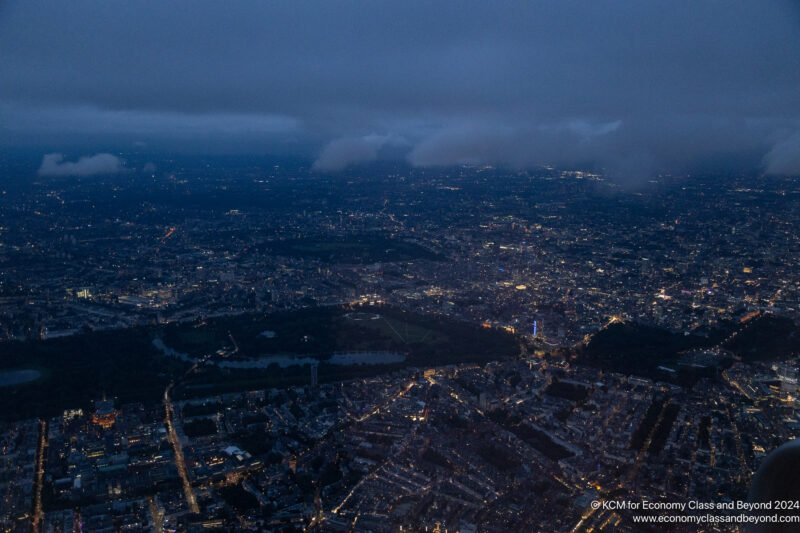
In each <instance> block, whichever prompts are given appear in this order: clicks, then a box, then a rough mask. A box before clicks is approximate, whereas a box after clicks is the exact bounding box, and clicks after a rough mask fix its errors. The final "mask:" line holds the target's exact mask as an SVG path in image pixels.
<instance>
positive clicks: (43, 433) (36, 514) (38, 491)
mask: <svg viewBox="0 0 800 533" xmlns="http://www.w3.org/2000/svg"><path fill="white" fill-rule="evenodd" d="M39 424H40V428H39V431H40V435H39V447H38V448H39V449H38V450H37V453H36V479H35V481H34V487H33V516H32V517H31V520H32V521H33V531H34V533H38V532H39V531H41V529H42V518H43V517H44V512H43V511H42V481H43V479H44V453H45V452H44V450H45V448H46V447H47V422H45V421H44V420H41V421H40V422H39Z"/></svg>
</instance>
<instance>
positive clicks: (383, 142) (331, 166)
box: [314, 134, 406, 172]
mask: <svg viewBox="0 0 800 533" xmlns="http://www.w3.org/2000/svg"><path fill="white" fill-rule="evenodd" d="M405 144H406V141H405V140H404V139H403V138H401V137H397V136H394V135H376V134H371V135H365V136H364V137H342V138H339V139H335V140H333V141H331V142H329V143H328V144H327V145H326V146H325V148H323V149H322V153H320V155H319V157H317V160H316V161H314V169H315V170H322V171H327V172H337V171H339V170H344V169H345V168H347V167H350V166H353V165H359V164H363V163H370V162H372V161H375V160H376V159H378V154H379V152H380V150H381V148H383V147H384V146H387V145H393V146H403V145H405Z"/></svg>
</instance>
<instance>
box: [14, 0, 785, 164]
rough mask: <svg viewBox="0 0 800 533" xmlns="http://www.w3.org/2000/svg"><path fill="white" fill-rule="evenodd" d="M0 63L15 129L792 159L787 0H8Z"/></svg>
mask: <svg viewBox="0 0 800 533" xmlns="http://www.w3.org/2000/svg"><path fill="white" fill-rule="evenodd" d="M0 65H2V66H3V72H4V76H2V77H0V111H2V115H3V117H4V121H3V124H2V125H0V143H2V144H5V145H8V146H42V147H47V149H48V150H47V151H65V152H66V151H68V150H66V149H64V148H62V146H67V145H69V146H76V145H77V144H78V143H80V142H84V144H85V147H84V148H82V149H84V150H86V152H84V153H87V152H89V151H90V150H91V149H92V148H91V146H92V144H93V143H94V144H96V143H97V140H98V139H101V140H102V141H103V142H104V143H106V144H105V145H104V146H106V145H110V144H114V146H115V148H116V147H118V148H120V149H121V150H124V149H125V148H126V147H129V148H132V147H133V146H134V143H137V142H139V143H144V144H146V146H147V147H148V148H152V149H156V150H157V149H158V148H159V147H164V146H176V145H180V146H181V147H183V148H185V149H193V150H196V151H197V152H199V153H213V152H218V153H227V152H230V151H247V152H251V153H265V154H268V153H275V154H297V155H302V156H305V157H310V158H312V159H313V160H315V161H316V163H315V167H316V168H317V169H318V170H320V171H331V172H335V171H338V170H342V169H344V168H347V167H348V166H351V165H356V164H360V163H367V162H370V161H374V160H376V159H382V158H384V157H397V158H401V159H405V160H407V161H408V162H410V163H411V164H413V165H420V166H428V165H450V164H458V163H464V162H471V163H492V164H502V165H509V166H515V167H525V166H531V165H539V164H556V165H583V164H590V165H596V166H598V167H602V168H605V169H607V170H608V171H609V173H612V174H618V175H620V176H628V177H631V178H632V179H639V178H643V177H645V176H647V175H649V174H651V173H654V172H691V171H694V170H695V169H696V168H698V167H702V168H705V169H709V168H711V169H713V168H714V166H715V165H717V166H719V168H725V169H729V168H731V167H733V168H735V167H736V166H737V165H751V166H752V167H753V168H760V169H762V170H764V171H767V172H771V173H777V174H785V173H789V174H791V173H797V172H798V170H800V163H798V159H800V155H799V154H800V142H798V140H797V139H798V138H800V90H799V89H800V7H799V6H798V4H797V3H795V2H792V1H790V0H777V1H775V2H769V3H764V2H757V1H744V0H735V1H732V2H717V1H700V2H697V1H688V0H678V1H666V0H654V1H651V2H635V1H633V0H630V1H622V0H617V1H599V2H598V1H589V0H578V1H575V2H562V1H555V0H554V1H544V2H536V3H524V2H492V3H478V2H455V1H453V2H440V3H437V4H435V5H431V4H430V3H428V2H421V1H413V0H412V1H408V0H405V1H402V2H400V1H394V0H391V1H387V2H381V3H364V2H355V1H342V2H335V3H325V4H319V3H315V2H305V1H302V0H301V1H292V2H288V1H287V2H273V3H268V4H265V3H261V2H249V1H247V2H246V1H242V2H235V3H223V2H201V3H195V2H191V3H190V2H181V1H177V2H170V3H163V2H148V1H142V2H130V3H122V4H113V5H112V4H104V3H97V2H76V3H70V4H69V5H62V4H58V3H41V2H37V1H30V2H21V1H16V2H9V3H6V4H4V6H3V7H2V8H0ZM396 139H401V140H402V142H395V141H393V140H396Z"/></svg>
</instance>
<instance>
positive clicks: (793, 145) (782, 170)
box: [764, 132, 800, 176]
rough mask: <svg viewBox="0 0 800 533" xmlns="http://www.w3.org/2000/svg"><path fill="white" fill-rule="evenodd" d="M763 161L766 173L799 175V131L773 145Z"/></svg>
mask: <svg viewBox="0 0 800 533" xmlns="http://www.w3.org/2000/svg"><path fill="white" fill-rule="evenodd" d="M764 163H765V166H766V168H765V171H766V173H767V174H773V175H782V176H788V175H795V174H797V175H800V132H797V133H795V134H794V135H792V136H791V137H789V138H788V139H786V140H784V141H782V142H779V143H778V144H776V145H775V146H773V147H772V150H770V151H769V152H768V153H767V155H766V156H764Z"/></svg>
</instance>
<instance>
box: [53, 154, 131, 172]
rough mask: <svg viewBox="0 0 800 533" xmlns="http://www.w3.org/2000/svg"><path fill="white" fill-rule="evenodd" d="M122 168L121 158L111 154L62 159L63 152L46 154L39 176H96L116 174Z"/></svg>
mask: <svg viewBox="0 0 800 533" xmlns="http://www.w3.org/2000/svg"><path fill="white" fill-rule="evenodd" d="M123 170H124V167H123V164H122V160H120V158H118V157H117V156H115V155H113V154H95V155H91V156H84V157H81V158H80V159H78V160H77V161H74V162H73V161H64V154H55V153H54V154H46V155H45V156H44V157H43V158H42V165H41V166H40V167H39V175H40V176H96V175H98V174H117V173H119V172H122V171H123Z"/></svg>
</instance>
